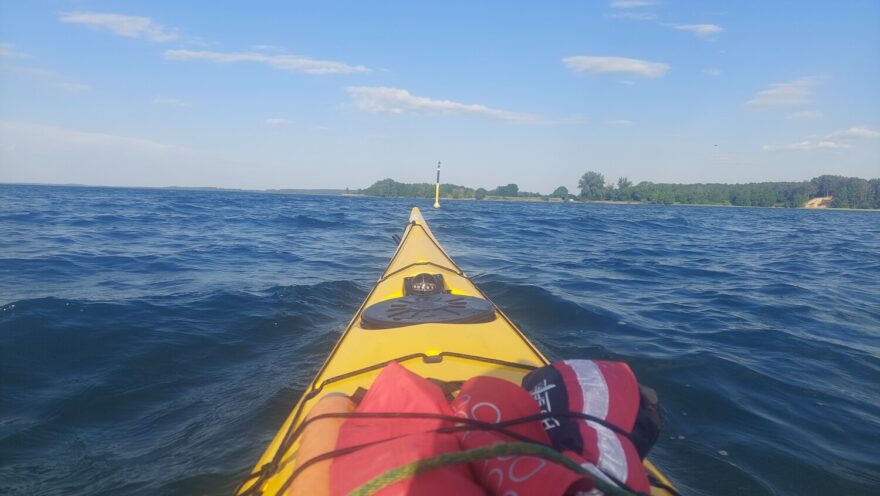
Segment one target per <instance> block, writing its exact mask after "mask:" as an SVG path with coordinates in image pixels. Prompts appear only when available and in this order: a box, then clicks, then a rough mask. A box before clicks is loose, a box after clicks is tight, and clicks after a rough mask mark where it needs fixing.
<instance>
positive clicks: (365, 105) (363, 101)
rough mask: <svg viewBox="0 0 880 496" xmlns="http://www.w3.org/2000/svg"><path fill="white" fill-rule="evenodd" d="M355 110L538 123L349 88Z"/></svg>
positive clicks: (388, 91)
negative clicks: (467, 116)
mask: <svg viewBox="0 0 880 496" xmlns="http://www.w3.org/2000/svg"><path fill="white" fill-rule="evenodd" d="M347 90H348V94H349V95H351V98H352V100H353V101H354V104H355V106H356V107H357V108H358V109H360V110H362V111H364V112H376V113H387V114H420V115H472V116H478V117H488V118H491V119H499V120H503V121H508V122H518V123H533V124H536V123H540V122H542V119H541V118H540V117H538V116H536V115H531V114H523V113H517V112H508V111H506V110H498V109H493V108H489V107H486V106H485V105H479V104H468V103H460V102H455V101H452V100H434V99H432V98H428V97H423V96H415V95H413V94H411V93H410V92H409V91H406V90H401V89H397V88H385V87H371V86H349V87H348V88H347Z"/></svg>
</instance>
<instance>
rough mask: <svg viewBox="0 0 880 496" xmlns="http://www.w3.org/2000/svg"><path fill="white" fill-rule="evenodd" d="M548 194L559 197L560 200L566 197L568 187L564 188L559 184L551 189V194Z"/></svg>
mask: <svg viewBox="0 0 880 496" xmlns="http://www.w3.org/2000/svg"><path fill="white" fill-rule="evenodd" d="M550 196H552V197H554V198H561V199H562V200H565V199H566V198H568V188H566V187H565V186H560V187H558V188H556V189H555V190H554V191H553V194H552V195H550Z"/></svg>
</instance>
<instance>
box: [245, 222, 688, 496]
mask: <svg viewBox="0 0 880 496" xmlns="http://www.w3.org/2000/svg"><path fill="white" fill-rule="evenodd" d="M424 273H430V274H440V275H442V277H443V282H444V285H445V288H446V290H448V291H449V292H450V293H451V294H453V295H462V296H469V297H476V298H481V299H484V300H488V298H486V296H485V295H484V294H483V293H482V292H481V291H480V290H479V289H478V288H477V287H476V286H475V285H474V284H473V283H472V282H471V281H470V279H468V278H467V277H466V276H465V274H464V273H463V272H462V271H461V269H460V268H459V267H458V266H457V265H456V264H455V262H453V261H452V259H451V258H450V257H449V255H447V254H446V252H445V251H444V250H443V248H442V247H441V246H440V244H439V243H438V242H437V240H436V238H434V235H433V234H432V233H431V230H430V229H429V228H428V226H427V224H426V223H425V221H424V219H423V218H422V215H421V212H420V211H419V209H418V208H413V210H412V213H411V215H410V219H409V223H408V224H407V226H406V230H405V232H404V235H403V237H402V238H401V241H400V243H399V244H398V247H397V251H396V252H395V254H394V256H393V257H392V259H391V261H390V263H389V264H388V267H387V268H386V269H385V271H384V272H383V274H382V276H381V277H380V278H379V281H378V282H377V283H376V286H375V287H374V288H373V290H372V291H371V292H370V294H369V295H368V296H367V298H366V300H365V301H364V303H363V304H362V305H361V307H360V308H359V309H358V311H357V312H356V313H355V315H354V318H353V319H352V320H351V322H350V323H349V324H348V327H347V328H346V330H345V332H344V333H343V334H342V337H341V338H340V339H339V341H338V342H337V343H336V346H335V347H334V349H333V350H332V351H331V352H330V355H329V356H328V357H327V360H326V361H325V362H324V365H323V366H322V367H321V369H320V371H319V372H318V374H317V375H316V377H315V379H314V380H313V381H312V383H311V385H310V386H309V388H308V389H307V390H306V391H305V393H304V394H303V397H302V398H301V399H300V400H299V402H298V403H297V405H296V407H294V409H293V411H292V412H291V414H290V415H289V416H288V418H287V420H286V421H285V422H284V424H283V425H282V427H281V429H280V430H279V432H278V434H277V435H276V436H275V438H274V439H273V440H272V442H271V443H270V445H269V447H268V448H267V449H266V451H265V452H264V453H263V455H262V457H261V458H260V460H259V462H258V463H257V465H256V466H255V468H254V470H253V472H252V474H251V477H249V478H248V479H247V480H246V481H245V482H244V483H243V484H242V485H241V486H240V488H239V490H238V493H237V494H267V495H274V494H282V493H283V492H284V491H285V489H286V487H287V485H288V484H289V479H290V477H291V474H292V473H293V471H294V466H295V460H296V453H297V449H298V440H294V441H293V442H289V440H288V438H289V434H290V433H291V432H293V431H294V430H295V429H296V428H297V427H298V426H299V425H300V423H302V421H303V419H304V418H305V417H306V415H307V413H308V412H309V410H310V409H311V407H312V406H313V405H314V404H315V403H316V402H317V401H318V400H319V399H320V398H322V397H323V396H324V395H326V394H328V393H331V392H336V393H343V394H346V395H349V396H350V395H352V394H354V393H355V391H356V390H357V389H358V388H365V389H366V388H369V386H370V385H371V384H372V382H373V380H374V379H375V378H376V376H377V375H378V374H379V372H380V371H381V369H382V367H383V366H384V365H385V364H387V363H388V362H391V361H397V362H399V363H401V364H403V365H404V366H405V367H406V368H407V369H409V370H410V371H412V372H414V373H416V374H418V375H420V376H422V377H430V378H432V379H439V380H441V381H460V380H466V379H469V378H471V377H474V376H480V375H483V376H494V377H498V378H502V379H505V380H508V381H511V382H513V383H515V384H520V382H521V380H522V377H523V376H524V375H525V374H526V373H527V372H528V371H529V370H530V369H532V368H535V367H541V366H544V365H546V364H548V363H549V362H548V360H547V359H546V358H545V357H544V356H543V355H542V354H541V352H540V351H538V349H537V348H535V346H534V345H532V343H530V342H529V340H528V339H527V338H526V337H525V336H524V335H523V334H522V332H521V331H520V330H519V329H518V328H517V327H516V326H515V325H514V324H513V323H512V322H511V321H510V320H509V319H508V318H507V317H506V316H505V315H504V314H503V313H502V312H501V311H500V310H499V309H498V308H497V307H494V305H493V308H494V313H495V316H494V317H495V318H494V320H492V321H491V322H482V323H426V324H414V325H402V326H400V327H394V328H384V329H372V328H365V327H364V324H363V321H362V319H361V317H362V314H363V313H364V310H365V309H366V308H368V307H370V306H371V305H374V304H376V303H379V302H383V301H386V300H390V299H392V298H399V297H402V296H404V291H403V287H404V279H405V278H407V277H413V276H416V275H418V274H424ZM645 466H646V468H647V469H648V471H649V472H650V473H651V474H652V475H653V476H654V477H655V478H656V479H658V480H659V481H660V482H662V483H664V484H666V485H669V486H671V483H669V481H668V480H666V478H665V477H663V475H662V474H660V473H659V471H657V470H656V468H654V467H653V465H651V464H650V462H648V461H647V460H646V461H645ZM655 491H659V492H655ZM652 494H669V493H668V492H667V491H665V490H662V489H659V488H653V489H652Z"/></svg>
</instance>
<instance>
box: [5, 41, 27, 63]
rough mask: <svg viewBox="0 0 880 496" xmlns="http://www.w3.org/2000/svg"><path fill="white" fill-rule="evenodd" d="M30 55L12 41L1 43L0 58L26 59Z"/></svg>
mask: <svg viewBox="0 0 880 496" xmlns="http://www.w3.org/2000/svg"><path fill="white" fill-rule="evenodd" d="M29 57H30V55H28V54H26V53H22V52H19V51H18V50H16V49H15V45H13V44H11V43H0V59H26V58H29Z"/></svg>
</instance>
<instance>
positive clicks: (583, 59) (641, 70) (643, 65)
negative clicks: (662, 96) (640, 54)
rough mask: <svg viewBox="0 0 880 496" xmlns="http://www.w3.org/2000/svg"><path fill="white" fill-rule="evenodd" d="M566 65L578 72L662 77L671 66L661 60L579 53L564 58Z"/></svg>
mask: <svg viewBox="0 0 880 496" xmlns="http://www.w3.org/2000/svg"><path fill="white" fill-rule="evenodd" d="M562 62H564V63H565V65H566V66H567V67H568V68H569V69H571V70H573V71H577V72H594V73H624V74H632V75H636V76H644V77H651V78H655V77H660V76H662V75H664V74H666V72H667V71H669V66H668V65H667V64H663V63H661V62H648V61H646V60H639V59H630V58H626V57H597V56H590V55H577V56H573V57H565V58H564V59H562Z"/></svg>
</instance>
